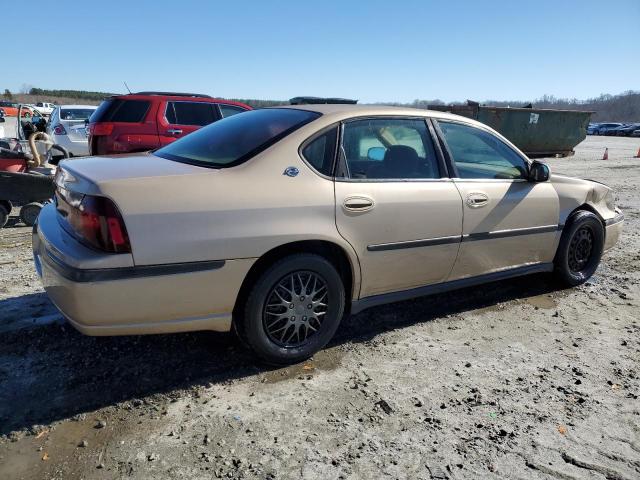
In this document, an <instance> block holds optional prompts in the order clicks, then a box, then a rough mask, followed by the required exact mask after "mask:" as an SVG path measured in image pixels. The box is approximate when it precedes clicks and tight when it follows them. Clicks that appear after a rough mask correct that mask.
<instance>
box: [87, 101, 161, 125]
mask: <svg viewBox="0 0 640 480" xmlns="http://www.w3.org/2000/svg"><path fill="white" fill-rule="evenodd" d="M150 104H151V102H149V101H147V100H124V99H121V98H108V99H107V100H105V101H104V102H102V103H101V104H100V106H99V107H98V109H97V110H96V111H95V112H93V114H92V115H91V118H90V119H89V121H90V122H91V123H96V122H124V123H139V122H141V121H142V120H144V117H145V116H146V114H147V110H149V105H150Z"/></svg>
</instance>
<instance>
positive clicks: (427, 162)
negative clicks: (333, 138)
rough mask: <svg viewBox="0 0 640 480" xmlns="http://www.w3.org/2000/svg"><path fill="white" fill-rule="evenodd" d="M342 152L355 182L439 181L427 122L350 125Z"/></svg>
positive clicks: (384, 121) (359, 122)
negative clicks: (434, 179) (433, 179)
mask: <svg viewBox="0 0 640 480" xmlns="http://www.w3.org/2000/svg"><path fill="white" fill-rule="evenodd" d="M342 148H343V152H344V157H345V161H346V164H347V168H348V170H349V177H350V178H352V179H360V180H362V179H374V180H403V179H429V178H440V169H439V167H438V161H437V158H436V154H435V151H434V149H433V144H432V142H431V135H430V133H429V130H428V129H427V124H426V123H425V120H424V119H412V118H406V119H405V118H375V119H366V120H355V121H351V122H347V123H345V125H344V133H343V138H342Z"/></svg>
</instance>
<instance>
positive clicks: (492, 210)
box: [33, 105, 624, 363]
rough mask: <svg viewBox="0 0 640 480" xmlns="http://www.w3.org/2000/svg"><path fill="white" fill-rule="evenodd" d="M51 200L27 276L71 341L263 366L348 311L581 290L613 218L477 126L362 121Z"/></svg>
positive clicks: (569, 182)
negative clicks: (490, 285) (201, 342)
mask: <svg viewBox="0 0 640 480" xmlns="http://www.w3.org/2000/svg"><path fill="white" fill-rule="evenodd" d="M55 183H56V185H57V190H56V196H55V204H50V205H47V206H45V207H44V209H43V210H42V212H41V213H40V216H39V219H38V224H37V225H36V226H35V227H34V230H33V232H34V233H33V250H34V258H35V266H36V270H37V272H38V274H39V275H40V276H41V277H42V281H43V283H44V287H45V289H46V291H47V293H48V294H49V296H50V298H51V299H52V300H53V303H54V304H55V305H56V306H57V307H58V308H59V309H60V310H61V311H62V312H63V314H64V315H65V316H66V318H67V319H68V320H69V322H70V323H71V324H72V325H73V326H74V327H76V328H77V329H79V330H80V331H81V332H84V333H86V334H89V335H125V334H143V333H168V332H178V331H189V330H217V331H228V330H230V329H232V328H233V329H234V330H235V331H236V332H237V333H238V335H239V337H240V338H241V339H242V340H243V341H244V342H246V344H248V345H249V346H250V347H251V348H252V349H253V351H254V352H256V354H257V355H259V356H260V357H261V358H263V359H265V360H266V361H268V362H270V363H291V362H298V361H301V360H303V359H305V358H307V357H309V356H310V355H312V354H313V353H314V352H316V351H318V350H319V349H321V348H322V347H323V346H324V345H326V343H327V342H328V341H329V340H330V339H331V337H332V336H333V334H334V332H335V331H336V329H337V327H338V324H339V323H340V321H341V319H342V317H343V314H344V313H345V312H351V313H357V312H359V311H362V310H363V309H366V308H369V307H372V306H375V305H380V304H383V303H388V302H395V301H400V300H404V299H408V298H414V297H417V296H420V295H425V294H429V293H435V292H443V291H446V290H452V289H455V288H461V287H468V286H472V285H479V284H482V283H485V282H489V281H494V280H500V279H505V278H511V277H514V276H517V275H524V274H529V273H534V272H551V271H553V272H555V274H556V276H557V277H558V278H559V279H560V280H561V281H562V282H564V283H565V284H567V285H578V284H581V283H583V282H585V281H586V280H587V279H589V277H591V275H592V274H593V273H594V272H595V270H596V268H597V267H598V264H599V262H600V257H601V255H602V253H603V251H606V250H607V249H609V248H611V247H612V246H613V245H614V244H615V243H616V242H617V240H618V237H619V235H620V232H621V230H622V224H623V218H624V217H623V215H622V213H621V212H620V211H619V210H618V209H617V208H616V206H615V202H614V195H613V192H612V190H611V189H610V188H609V187H607V186H606V185H603V184H601V183H598V182H595V181H589V180H579V179H576V178H570V177H566V176H563V175H555V174H554V175H552V176H550V174H549V168H548V167H547V166H546V165H545V164H543V163H540V162H535V161H534V162H532V161H530V160H529V159H528V158H527V157H526V156H525V155H524V154H523V153H522V152H520V151H519V150H518V149H517V148H516V147H515V146H514V145H513V144H512V143H511V142H509V141H508V140H507V139H506V138H505V137H503V136H502V135H500V134H499V133H497V132H496V131H494V130H492V129H491V128H489V127H487V126H486V125H484V124H482V123H480V122H477V121H475V120H471V119H468V118H465V117H460V116H457V115H451V114H448V113H445V112H435V111H426V110H417V109H413V108H394V107H381V106H365V105H362V106H358V105H304V106H289V107H278V108H265V109H259V110H253V111H250V112H246V113H243V114H241V115H236V116H232V117H231V118H225V119H223V120H220V121H219V122H215V123H213V124H212V125H208V126H206V127H204V128H202V129H201V130H199V131H197V132H194V133H192V134H191V135H188V136H186V137H184V138H182V139H180V140H177V141H176V142H174V143H171V144H169V145H167V146H165V147H163V148H160V149H159V150H156V151H155V152H153V153H144V154H138V155H126V156H123V155H115V156H111V157H88V158H83V159H79V160H72V161H63V162H61V163H60V165H59V168H58V173H57V175H56V179H55ZM463 219H464V221H463Z"/></svg>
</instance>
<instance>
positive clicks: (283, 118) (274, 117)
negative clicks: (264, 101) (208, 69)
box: [154, 108, 320, 168]
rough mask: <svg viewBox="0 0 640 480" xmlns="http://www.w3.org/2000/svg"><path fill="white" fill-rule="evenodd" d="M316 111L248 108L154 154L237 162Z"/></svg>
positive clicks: (197, 161) (210, 163)
mask: <svg viewBox="0 0 640 480" xmlns="http://www.w3.org/2000/svg"><path fill="white" fill-rule="evenodd" d="M319 116H320V114H319V113H316V112H310V111H306V110H297V109H292V108H265V109H263V110H250V111H248V112H246V113H244V114H242V115H233V116H231V117H228V118H224V119H222V120H220V121H218V122H215V123H212V124H211V125H207V126H206V127H204V128H201V129H199V130H197V131H195V132H193V133H191V134H189V135H187V136H185V137H182V138H180V139H179V140H176V141H175V142H173V143H170V144H169V145H167V146H166V147H163V148H161V149H159V150H156V152H155V153H154V155H157V156H159V157H162V158H167V159H169V160H175V161H177V162H183V163H190V164H193V165H200V166H203V167H213V168H223V167H231V166H233V165H238V164H240V163H242V162H244V161H246V160H248V159H249V158H251V157H253V156H255V155H257V154H258V153H260V152H261V151H263V150H264V149H266V148H268V147H269V146H271V145H273V144H274V143H276V142H277V141H279V140H281V139H282V138H284V137H286V136H287V135H289V134H290V133H291V132H293V131H295V130H297V129H298V128H300V127H302V126H303V125H305V124H307V123H309V122H311V121H313V120H315V119H316V118H318V117H319Z"/></svg>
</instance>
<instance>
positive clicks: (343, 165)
mask: <svg viewBox="0 0 640 480" xmlns="http://www.w3.org/2000/svg"><path fill="white" fill-rule="evenodd" d="M385 119H389V120H419V121H421V122H423V123H424V124H425V127H426V129H427V134H428V136H427V138H428V139H429V140H431V142H432V147H433V151H434V153H435V156H436V164H437V166H438V170H439V174H440V177H439V178H351V177H350V176H346V177H343V176H340V177H339V176H337V173H338V171H339V170H340V169H342V170H343V171H344V172H346V174H347V175H350V172H349V165H348V164H347V161H346V158H345V153H344V148H343V146H342V139H343V138H344V127H345V126H346V124H348V123H352V122H359V121H362V120H385ZM429 120H431V117H427V116H422V115H416V116H413V115H362V116H358V117H349V118H347V119H344V120H342V121H341V122H340V124H341V125H340V130H339V132H338V133H339V135H338V143H337V148H336V150H337V154H338V159H337V161H335V160H334V165H335V168H334V181H336V182H351V183H409V182H411V183H416V182H429V183H432V182H450V181H451V177H450V176H449V172H448V170H447V168H446V165H445V164H444V159H443V158H441V157H440V154H441V152H440V151H439V149H438V148H437V146H436V142H435V140H434V138H433V133H434V132H432V131H431V128H430V122H429ZM443 167H445V168H443Z"/></svg>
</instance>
